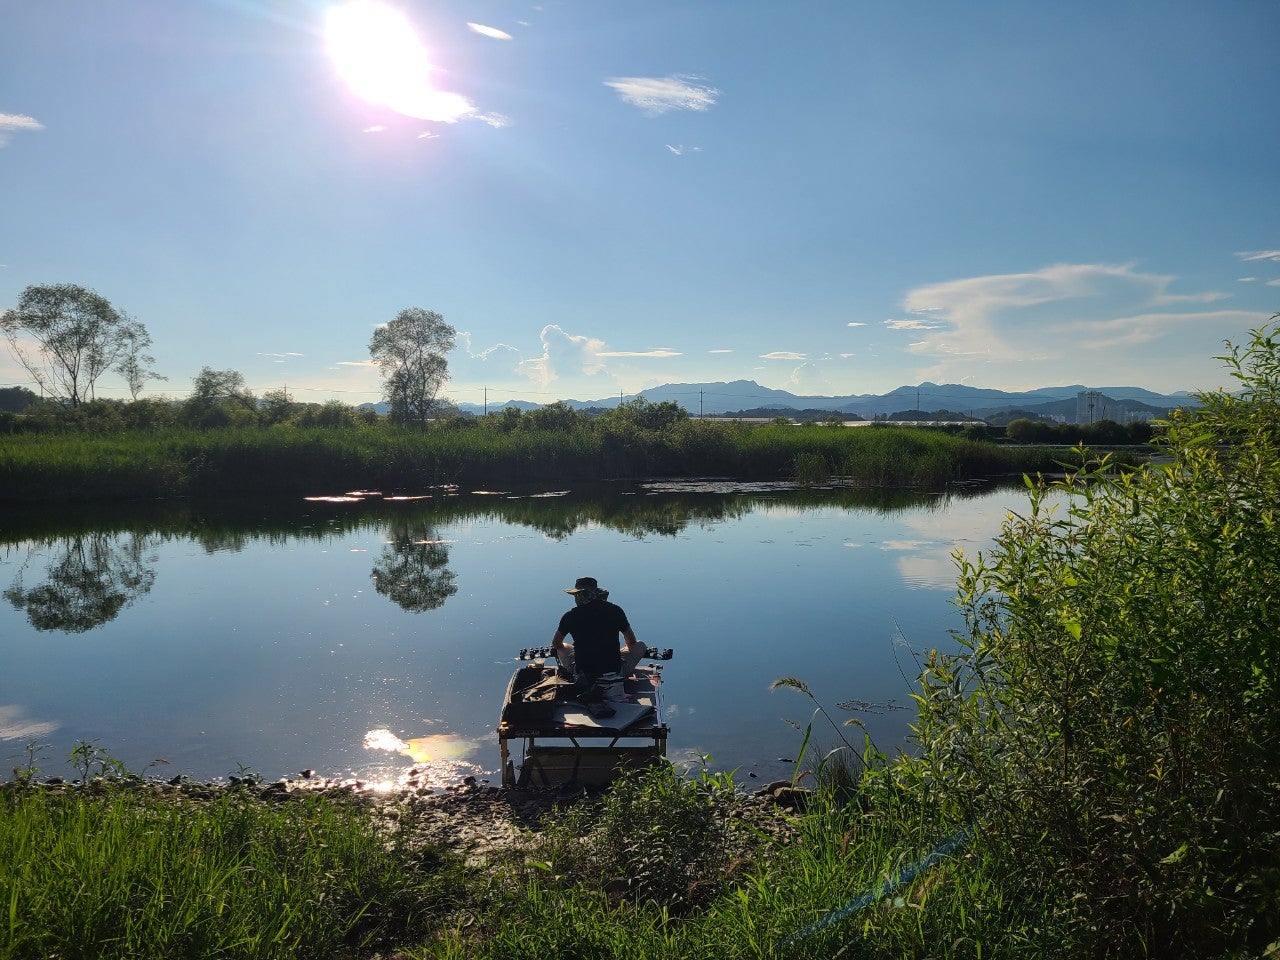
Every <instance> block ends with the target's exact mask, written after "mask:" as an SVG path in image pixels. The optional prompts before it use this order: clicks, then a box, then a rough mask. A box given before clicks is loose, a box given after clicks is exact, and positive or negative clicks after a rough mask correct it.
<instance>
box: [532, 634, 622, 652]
mask: <svg viewBox="0 0 1280 960" xmlns="http://www.w3.org/2000/svg"><path fill="white" fill-rule="evenodd" d="M632 639H633V640H634V639H635V638H634V637H633V638H632ZM551 649H552V650H553V651H555V652H557V653H558V652H559V651H561V650H563V649H564V631H563V630H557V631H556V635H555V636H554V637H552V638H551Z"/></svg>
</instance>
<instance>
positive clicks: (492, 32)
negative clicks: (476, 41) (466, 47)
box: [467, 21, 511, 40]
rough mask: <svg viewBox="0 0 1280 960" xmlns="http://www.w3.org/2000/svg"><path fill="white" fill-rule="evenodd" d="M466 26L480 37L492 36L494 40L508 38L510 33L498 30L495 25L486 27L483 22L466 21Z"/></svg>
mask: <svg viewBox="0 0 1280 960" xmlns="http://www.w3.org/2000/svg"><path fill="white" fill-rule="evenodd" d="M467 26H468V27H469V28H470V29H471V30H473V31H474V32H476V33H478V34H480V36H482V37H492V38H493V39H494V40H510V39H511V34H509V33H507V32H506V31H505V30H499V29H498V28H497V27H486V26H485V25H484V24H483V23H471V22H470V21H468V22H467Z"/></svg>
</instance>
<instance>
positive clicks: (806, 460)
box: [0, 421, 1054, 502]
mask: <svg viewBox="0 0 1280 960" xmlns="http://www.w3.org/2000/svg"><path fill="white" fill-rule="evenodd" d="M1052 469H1054V464H1053V454H1052V453H1051V452H1049V451H1048V450H1047V449H1037V448H1008V447H999V446H996V445H993V444H989V443H983V442H975V441H971V440H967V439H964V438H963V437H958V436H953V435H948V434H945V433H941V432H938V431H929V430H921V429H911V428H883V429H882V428H875V427H871V428H862V429H844V428H831V427H789V426H763V427H755V428H744V427H741V426H740V425H736V424H721V423H711V422H707V421H682V422H679V423H675V424H672V425H670V426H669V427H667V428H664V429H661V430H650V429H644V428H635V429H628V430H620V429H617V428H616V425H614V426H612V427H611V426H608V425H606V426H605V427H602V428H595V427H593V426H592V425H590V424H588V425H584V426H579V427H577V428H575V429H572V430H563V431H560V430H545V431H544V430H519V431H514V432H509V433H504V432H501V431H498V430H492V429H484V428H482V427H471V428H467V429H447V428H434V429H430V430H425V431H423V430H414V429H406V428H396V427H392V426H388V425H383V424H379V425H374V426H355V427H341V428H322V427H310V428H308V427H295V426H276V427H226V428H221V429H211V430H196V429H190V428H178V427H174V428H167V429H160V430H145V431H144V430H139V431H120V432H116V433H106V434H89V433H48V434H14V435H9V436H6V437H4V438H3V441H2V442H0V499H4V500H7V501H11V502H74V501H86V500H120V499H147V498H155V497H171V496H242V495H249V494H255V495H284V496H299V495H305V494H309V493H314V492H316V491H317V490H333V489H342V488H347V489H353V488H357V487H359V488H375V487H376V488H383V489H388V490H399V491H414V490H420V489H422V488H424V487H428V486H432V485H437V484H443V483H465V484H495V483H497V484H510V483H572V482H586V481H594V480H607V479H618V478H639V477H654V476H708V475H712V476H733V477H739V478H743V479H770V480H800V481H802V482H824V481H826V480H829V479H831V478H834V477H839V478H842V479H843V480H844V481H846V482H848V483H851V484H853V485H856V486H862V487H926V488H931V489H937V488H940V487H941V486H943V485H945V484H946V483H948V482H951V481H953V480H957V479H965V478H974V477H981V476H994V475H1000V474H1009V473H1014V474H1017V473H1022V472H1035V471H1037V470H1052Z"/></svg>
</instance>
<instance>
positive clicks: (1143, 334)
mask: <svg viewBox="0 0 1280 960" xmlns="http://www.w3.org/2000/svg"><path fill="white" fill-rule="evenodd" d="M1174 279H1175V278H1173V277H1170V276H1165V275H1161V274H1154V273H1144V272H1141V271H1139V270H1137V269H1136V268H1135V267H1134V266H1133V265H1132V264H1120V265H1115V264H1057V265H1054V266H1050V267H1045V268H1043V269H1040V270H1036V271H1033V272H1029V273H1018V274H1000V275H991V276H979V277H969V278H965V279H961V280H951V281H946V282H944V283H936V284H930V285H928V286H924V287H919V288H917V289H915V290H911V291H909V292H908V293H907V295H906V298H905V300H904V304H903V305H904V306H905V307H906V309H907V310H908V311H910V312H911V313H921V312H923V311H924V310H925V309H926V308H927V309H928V310H929V311H930V312H931V314H932V316H931V317H930V318H929V319H930V320H934V319H936V320H938V321H943V322H944V323H945V326H935V327H933V328H932V329H930V327H929V326H928V324H927V323H924V322H912V321H890V322H889V324H888V325H889V326H891V328H893V329H914V330H921V331H923V332H924V333H925V334H926V335H925V336H924V337H922V338H921V339H919V340H918V341H917V342H915V343H912V344H911V345H910V346H909V347H908V351H909V352H911V353H914V354H916V355H918V356H920V357H922V358H927V359H929V360H932V361H933V363H934V365H933V366H932V367H929V368H927V369H923V370H921V371H919V375H920V376H921V377H922V379H931V380H938V381H940V382H949V381H950V380H954V379H958V378H960V377H963V376H973V375H974V374H975V372H976V371H975V367H974V365H975V363H981V364H982V365H983V376H982V377H981V378H980V379H985V380H988V381H990V380H993V379H998V380H1000V381H1001V382H1003V383H1005V384H1007V385H1008V386H1010V387H1013V386H1017V385H1020V384H1021V385H1035V386H1043V385H1044V384H1045V383H1050V382H1067V383H1071V382H1085V383H1100V382H1131V381H1133V380H1134V379H1135V372H1136V371H1138V370H1140V371H1142V372H1143V373H1144V374H1147V375H1148V376H1149V375H1151V374H1152V373H1155V372H1156V370H1157V369H1158V371H1159V376H1161V377H1163V378H1165V379H1166V380H1167V379H1170V378H1178V379H1181V378H1182V377H1184V376H1186V377H1196V378H1197V379H1201V380H1202V378H1203V372H1202V371H1203V361H1204V358H1206V357H1211V356H1213V355H1214V354H1215V352H1217V350H1218V349H1219V348H1220V347H1221V342H1222V340H1223V339H1225V338H1227V337H1236V336H1238V335H1239V333H1240V331H1241V330H1243V329H1247V328H1248V327H1249V326H1256V325H1257V323H1258V322H1259V321H1260V320H1264V319H1265V317H1264V315H1262V314H1258V313H1250V312H1247V311H1238V310H1186V309H1184V307H1185V305H1187V304H1208V303H1213V302H1214V301H1217V300H1220V299H1222V298H1223V297H1224V295H1223V294H1221V293H1216V292H1202V293H1191V294H1175V293H1172V292H1170V288H1171V286H1172V284H1173V282H1174ZM1138 346H1140V347H1141V349H1139V350H1136V351H1134V352H1132V353H1130V352H1126V348H1131V347H1138ZM1193 357H1194V361H1193V359H1192V358H1193ZM1162 358H1163V360H1162ZM1146 385H1151V386H1155V385H1154V384H1150V383H1149V382H1148V383H1147V384H1146ZM1205 385H1206V384H1203V383H1202V382H1199V383H1197V382H1191V383H1185V382H1184V383H1181V384H1180V385H1169V386H1168V387H1167V388H1168V389H1184V388H1188V387H1198V386H1205Z"/></svg>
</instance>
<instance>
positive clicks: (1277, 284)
mask: <svg viewBox="0 0 1280 960" xmlns="http://www.w3.org/2000/svg"><path fill="white" fill-rule="evenodd" d="M1267 286H1268V287H1280V280H1268V281H1267Z"/></svg>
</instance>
